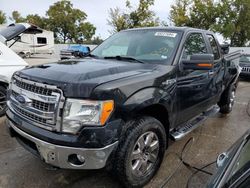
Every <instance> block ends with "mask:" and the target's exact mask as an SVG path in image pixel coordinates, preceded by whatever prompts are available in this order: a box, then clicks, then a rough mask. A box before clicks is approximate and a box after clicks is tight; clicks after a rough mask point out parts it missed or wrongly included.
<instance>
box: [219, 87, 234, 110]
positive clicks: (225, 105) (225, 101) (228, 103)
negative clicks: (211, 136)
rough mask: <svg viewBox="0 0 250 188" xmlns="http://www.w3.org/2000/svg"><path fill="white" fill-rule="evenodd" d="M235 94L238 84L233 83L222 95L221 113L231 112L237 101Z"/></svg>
mask: <svg viewBox="0 0 250 188" xmlns="http://www.w3.org/2000/svg"><path fill="white" fill-rule="evenodd" d="M235 94H236V86H235V85H234V84H232V85H230V86H229V87H228V89H227V90H226V91H225V94H224V95H223V96H222V97H223V98H222V99H221V101H220V103H219V107H220V113H222V114H229V113H230V112H231V111H232V109H233V105H234V102H235Z"/></svg>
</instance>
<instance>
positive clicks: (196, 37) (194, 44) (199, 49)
mask: <svg viewBox="0 0 250 188" xmlns="http://www.w3.org/2000/svg"><path fill="white" fill-rule="evenodd" d="M206 53H208V52H207V47H206V43H205V40H204V38H203V36H202V34H201V33H192V34H190V35H189V37H188V38H187V40H186V42H185V45H184V50H183V52H182V58H181V59H186V60H189V59H190V57H191V55H193V54H206Z"/></svg>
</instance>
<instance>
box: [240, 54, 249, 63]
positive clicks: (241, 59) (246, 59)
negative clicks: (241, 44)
mask: <svg viewBox="0 0 250 188" xmlns="http://www.w3.org/2000/svg"><path fill="white" fill-rule="evenodd" d="M240 62H242V63H250V55H243V56H241V58H240Z"/></svg>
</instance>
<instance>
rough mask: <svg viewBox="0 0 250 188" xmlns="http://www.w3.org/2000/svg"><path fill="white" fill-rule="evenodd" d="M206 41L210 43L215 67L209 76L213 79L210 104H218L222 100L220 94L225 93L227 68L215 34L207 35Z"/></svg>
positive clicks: (209, 46)
mask: <svg viewBox="0 0 250 188" xmlns="http://www.w3.org/2000/svg"><path fill="white" fill-rule="evenodd" d="M206 39H207V41H208V44H209V45H208V50H209V53H211V54H213V55H214V67H213V70H211V71H209V75H210V77H211V78H212V82H213V87H212V88H211V91H210V92H211V93H210V97H211V100H210V103H211V104H216V103H217V102H218V100H219V98H220V94H221V93H222V91H223V77H224V73H225V66H223V60H222V55H221V53H220V48H219V44H218V42H217V40H216V38H215V37H214V35H213V34H211V33H207V34H206Z"/></svg>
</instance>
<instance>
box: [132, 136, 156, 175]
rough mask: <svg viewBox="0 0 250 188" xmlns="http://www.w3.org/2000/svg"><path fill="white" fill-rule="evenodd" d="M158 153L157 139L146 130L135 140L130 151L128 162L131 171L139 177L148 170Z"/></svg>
mask: <svg viewBox="0 0 250 188" xmlns="http://www.w3.org/2000/svg"><path fill="white" fill-rule="evenodd" d="M158 154H159V139H158V136H157V135H156V134H155V133H154V132H152V131H149V132H146V133H144V134H143V135H141V136H140V137H139V138H138V140H137V141H136V143H135V145H134V148H133V151H132V153H131V157H130V162H131V170H132V173H133V174H134V175H135V176H137V177H141V176H143V175H144V174H146V173H148V172H150V171H151V170H152V167H153V166H154V164H155V163H156V161H157V158H158Z"/></svg>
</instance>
